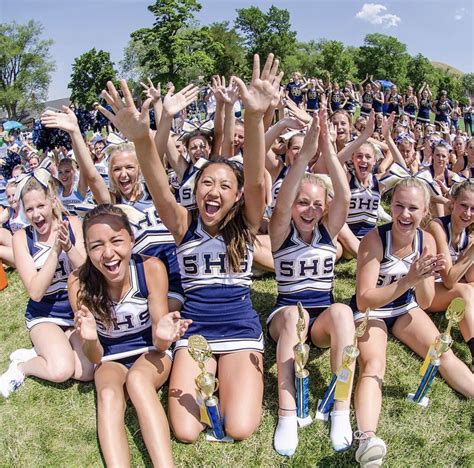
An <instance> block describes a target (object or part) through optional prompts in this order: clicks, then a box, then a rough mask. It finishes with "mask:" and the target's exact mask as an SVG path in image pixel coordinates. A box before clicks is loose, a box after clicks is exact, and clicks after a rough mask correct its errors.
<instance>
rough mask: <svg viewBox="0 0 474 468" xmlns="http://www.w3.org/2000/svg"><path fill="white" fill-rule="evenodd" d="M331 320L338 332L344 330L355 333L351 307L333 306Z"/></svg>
mask: <svg viewBox="0 0 474 468" xmlns="http://www.w3.org/2000/svg"><path fill="white" fill-rule="evenodd" d="M329 316H330V319H331V322H332V324H333V325H334V326H335V329H336V330H339V329H341V328H343V329H344V330H346V329H348V330H349V331H354V330H355V326H354V315H353V313H352V310H351V308H350V307H349V306H347V305H345V304H333V305H332V306H331V310H330V315H329Z"/></svg>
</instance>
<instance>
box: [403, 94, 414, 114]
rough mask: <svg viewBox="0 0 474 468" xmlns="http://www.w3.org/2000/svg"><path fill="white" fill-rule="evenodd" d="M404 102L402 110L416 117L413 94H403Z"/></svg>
mask: <svg viewBox="0 0 474 468" xmlns="http://www.w3.org/2000/svg"><path fill="white" fill-rule="evenodd" d="M405 99H406V104H405V106H404V107H403V112H404V113H405V114H407V115H408V116H409V117H411V118H412V119H414V118H415V117H416V109H417V107H416V104H415V100H414V97H413V96H405Z"/></svg>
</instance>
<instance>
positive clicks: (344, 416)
mask: <svg viewBox="0 0 474 468" xmlns="http://www.w3.org/2000/svg"><path fill="white" fill-rule="evenodd" d="M349 414H350V413H349V410H341V411H332V412H331V434H330V437H331V443H332V446H333V448H334V450H335V451H336V452H341V451H343V450H347V449H348V448H349V447H350V446H351V444H352V428H351V421H350V418H349Z"/></svg>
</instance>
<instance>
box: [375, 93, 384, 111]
mask: <svg viewBox="0 0 474 468" xmlns="http://www.w3.org/2000/svg"><path fill="white" fill-rule="evenodd" d="M376 97H377V98H378V99H379V100H380V101H377V99H375V98H376ZM383 100H384V98H383V93H382V92H381V91H377V92H376V93H375V94H374V101H373V103H372V107H373V109H374V112H375V113H376V114H381V113H382V112H383Z"/></svg>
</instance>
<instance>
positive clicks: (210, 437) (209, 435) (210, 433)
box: [206, 429, 234, 442]
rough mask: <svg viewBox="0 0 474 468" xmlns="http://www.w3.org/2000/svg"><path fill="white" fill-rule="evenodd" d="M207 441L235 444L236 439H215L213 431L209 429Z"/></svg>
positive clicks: (227, 437)
mask: <svg viewBox="0 0 474 468" xmlns="http://www.w3.org/2000/svg"><path fill="white" fill-rule="evenodd" d="M206 440H207V441H208V442H234V439H232V437H229V436H224V437H223V438H222V439H216V437H214V433H213V432H212V429H208V431H207V432H206Z"/></svg>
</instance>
